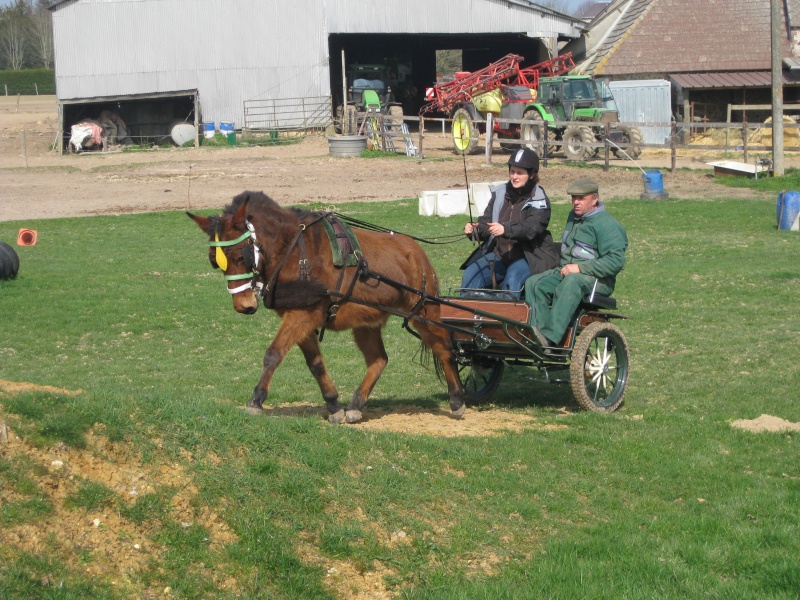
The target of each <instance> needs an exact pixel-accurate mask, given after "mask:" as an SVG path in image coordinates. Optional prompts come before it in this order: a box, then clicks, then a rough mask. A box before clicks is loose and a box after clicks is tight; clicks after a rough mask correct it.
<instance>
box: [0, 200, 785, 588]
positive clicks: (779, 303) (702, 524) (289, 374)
mask: <svg viewBox="0 0 800 600" xmlns="http://www.w3.org/2000/svg"><path fill="white" fill-rule="evenodd" d="M608 209H609V210H610V211H611V212H612V213H613V214H614V215H615V216H616V217H617V218H618V219H619V220H620V221H621V222H622V223H623V224H624V225H625V227H626V229H627V231H628V235H629V238H630V249H629V252H628V264H627V266H626V269H625V271H624V272H623V274H622V275H621V276H620V277H619V279H618V287H617V291H616V293H615V296H616V297H617V298H618V301H619V302H620V310H619V312H621V313H622V314H625V315H627V316H628V317H630V318H629V320H627V321H624V322H622V323H621V325H620V326H621V328H622V329H623V330H624V332H625V335H626V337H627V339H628V343H629V345H630V348H631V378H630V384H629V388H628V392H627V394H626V400H625V404H624V405H623V407H622V408H621V409H620V410H619V411H618V412H617V413H614V414H611V415H598V414H589V413H584V412H579V411H578V410H577V406H576V405H575V404H574V402H573V401H572V399H571V395H570V390H569V386H558V385H552V384H547V383H544V382H542V381H541V377H540V376H539V375H538V374H537V373H536V372H534V371H532V370H530V369H523V368H517V369H514V368H511V369H508V370H506V375H505V378H504V380H503V383H502V384H501V386H500V390H499V391H498V393H497V394H496V396H495V398H494V403H493V404H492V405H490V406H487V407H485V408H482V409H481V410H485V411H500V410H504V411H510V412H511V413H513V414H515V415H519V416H520V417H523V416H524V417H528V418H532V419H531V420H530V421H529V422H530V423H533V424H534V425H532V426H528V427H523V428H522V429H521V431H515V432H513V433H512V432H509V433H505V434H501V435H488V434H487V435H485V436H461V437H450V438H446V437H436V436H427V435H417V434H414V433H400V432H392V431H374V430H369V429H366V428H360V427H359V426H358V425H356V426H333V425H330V424H328V423H327V422H326V421H325V420H324V419H323V418H322V417H320V416H319V414H316V413H313V414H311V413H309V414H304V413H294V414H292V413H289V414H286V415H277V416H271V417H267V418H255V417H252V416H248V415H247V414H246V413H245V412H244V411H243V410H242V409H241V407H242V406H243V405H244V403H245V402H246V400H247V399H248V398H249V396H250V393H251V391H252V388H253V386H254V385H255V383H256V381H257V378H258V375H259V372H260V363H261V359H262V356H263V352H264V349H265V346H266V344H267V343H268V342H269V340H270V337H271V334H272V333H273V332H274V331H275V330H276V327H277V324H278V320H277V317H276V316H275V315H274V314H272V313H269V312H268V311H265V310H264V309H263V308H262V309H261V310H260V311H259V312H258V313H257V314H256V315H255V316H252V317H248V316H243V315H239V314H237V313H235V312H234V311H233V309H232V307H231V300H230V297H229V295H228V294H227V293H226V292H225V291H224V289H223V288H224V284H223V281H222V277H221V276H220V274H219V273H218V272H213V271H212V270H211V269H210V267H209V265H208V260H207V246H206V239H205V237H204V236H203V234H202V233H200V232H199V231H198V230H197V228H196V226H195V225H194V224H193V223H192V222H191V221H189V219H187V218H186V216H185V215H184V214H183V213H160V214H146V215H125V216H116V217H113V216H108V217H95V218H84V219H54V220H44V221H39V222H25V223H14V222H3V223H0V240H5V241H8V242H11V241H12V240H15V239H16V234H17V230H18V229H19V228H20V227H23V226H24V227H27V228H32V229H36V230H37V231H38V239H39V241H38V243H37V245H36V246H33V247H22V248H19V247H16V246H15V248H16V250H17V252H18V254H19V256H20V260H21V268H20V273H19V276H18V278H17V279H16V280H12V281H0V323H2V325H1V326H0V379H3V380H8V381H14V382H31V383H35V384H37V385H40V386H54V387H55V388H60V389H63V390H83V393H80V394H77V395H67V394H66V393H61V392H59V391H58V390H55V391H53V390H41V389H34V390H31V391H23V392H20V393H5V394H2V395H0V404H1V405H2V412H1V413H0V417H1V418H2V419H4V420H5V422H6V423H7V425H8V426H9V427H10V428H11V429H12V430H13V431H14V432H15V433H16V434H18V435H19V436H21V437H23V438H24V439H25V440H26V442H27V443H28V444H30V445H31V446H32V447H38V448H50V447H53V446H54V445H59V444H61V445H63V446H64V447H66V448H70V449H76V450H80V449H83V448H88V447H89V446H88V443H87V439H88V436H89V435H90V434H91V436H93V437H97V436H102V437H103V438H105V439H107V440H109V441H110V442H111V443H113V445H116V446H118V447H124V448H127V451H128V452H130V453H131V456H133V457H134V458H135V459H136V460H139V461H141V463H142V464H143V465H147V466H152V467H154V468H157V467H159V466H161V465H167V464H174V465H178V466H180V468H181V469H182V470H183V471H184V472H185V473H186V474H187V476H188V478H189V480H190V482H191V488H190V489H191V490H192V493H191V494H189V495H190V502H189V504H190V507H191V510H192V511H194V513H195V515H197V518H196V519H195V520H194V521H193V522H192V523H191V524H187V523H183V521H182V519H181V518H179V517H177V516H176V510H177V509H176V506H177V501H176V494H178V493H179V492H180V493H181V494H183V495H186V494H188V492H187V489H188V488H187V489H183V490H177V489H175V488H174V487H170V486H162V487H157V488H156V489H154V490H152V491H151V492H150V493H148V494H144V495H140V496H138V497H137V498H125V497H122V496H121V495H120V494H119V493H118V492H117V491H115V490H113V489H110V487H109V486H106V485H100V484H98V483H97V482H94V481H91V480H90V479H89V478H86V479H81V478H73V479H71V480H69V481H66V480H59V479H58V476H57V474H54V473H52V472H48V471H47V469H46V468H44V469H43V467H42V466H41V465H39V466H37V465H34V464H31V463H30V462H29V461H26V460H24V459H23V458H21V457H18V456H10V454H8V453H5V452H3V451H2V446H1V445H0V523H2V526H3V528H4V530H5V531H6V532H13V531H22V530H24V528H25V527H35V526H36V524H37V523H43V522H46V520H47V519H48V518H49V517H48V515H51V514H52V513H53V511H55V510H56V509H58V510H61V511H67V514H68V515H72V517H71V518H74V519H75V520H79V521H83V520H86V519H87V518H88V519H89V520H91V518H93V516H94V515H96V514H98V512H102V511H105V512H109V510H111V511H112V512H115V513H116V514H117V515H118V516H119V518H120V519H121V522H122V523H124V524H125V525H124V527H122V528H121V530H120V532H118V536H117V537H119V536H124V535H125V532H128V533H129V532H130V531H132V530H136V531H140V532H145V535H146V538H147V543H148V544H149V545H150V547H152V548H153V549H154V550H153V552H152V554H151V556H150V557H149V559H148V560H147V561H144V562H143V563H142V564H141V565H140V566H139V567H138V568H136V569H130V570H127V571H125V573H124V575H123V574H120V575H118V576H114V577H112V576H110V575H106V576H104V577H91V576H90V575H89V574H88V572H89V569H90V568H91V567H92V565H96V564H99V563H101V562H102V561H103V551H104V550H103V548H102V547H86V546H80V544H77V543H75V544H72V545H70V544H66V543H63V540H61V539H59V538H58V537H57V536H54V537H52V538H49V540H50V541H49V542H47V541H45V543H44V544H43V545H42V546H41V547H40V548H39V549H37V550H36V551H29V550H23V549H20V548H19V547H18V546H15V545H13V544H0V597H3V598H59V599H61V598H65V599H67V598H69V599H72V598H86V597H98V598H99V597H103V598H131V597H138V598H155V597H164V590H165V588H169V594H170V595H171V596H172V597H175V598H285V599H296V598H308V599H312V598H313V599H320V598H350V597H359V598H368V597H373V596H369V595H368V593H370V592H371V593H373V594H383V595H376V596H374V597H383V598H388V597H398V598H409V599H423V598H432V599H433V598H436V599H439V598H447V599H449V598H452V599H461V598H463V599H465V600H466V599H470V600H473V599H477V598H492V600H500V599H506V598H508V599H512V598H513V599H517V598H609V599H612V598H613V599H618V598H629V599H630V598H720V599H729V598H737V599H744V598H752V599H761V598H775V599H777V598H787V599H788V598H798V595H799V594H800V592H799V591H798V590H800V558H798V557H800V511H798V506H800V469H799V468H798V466H799V465H800V446H799V444H798V442H800V436H799V435H798V433H791V432H782V433H769V432H762V433H753V432H750V431H744V430H741V429H738V428H734V427H732V426H731V423H732V422H733V421H735V420H738V419H755V418H757V417H759V416H760V415H762V414H767V415H772V416H774V417H778V418H781V419H786V420H788V421H791V422H798V421H800V403H798V402H797V398H798V392H797V390H798V384H800V311H799V310H798V298H800V263H799V262H798V257H800V234H798V233H796V232H788V231H778V230H777V229H776V227H775V220H776V219H775V204H774V203H772V202H764V201H742V200H714V201H706V202H689V201H683V200H680V199H670V200H669V201H666V202H646V201H640V200H638V199H615V200H614V201H612V202H609V204H608ZM339 210H340V212H344V213H345V214H348V215H351V216H354V217H357V218H359V219H363V220H367V221H371V222H375V223H379V224H381V225H384V226H387V227H392V228H396V229H397V230H399V231H408V232H413V233H414V234H415V235H419V236H428V237H433V236H437V235H447V234H450V233H456V232H459V231H460V230H461V229H462V227H463V219H461V218H457V217H452V218H449V219H440V218H425V217H420V216H418V215H417V207H416V201H408V202H393V203H371V204H352V205H346V206H343V207H339ZM567 210H568V207H567V206H565V205H557V206H555V207H554V214H553V220H552V222H553V223H554V226H553V227H552V230H553V234H554V237H558V236H560V233H561V227H562V226H563V223H564V220H565V218H566V214H567ZM425 249H426V251H427V252H428V254H429V255H430V256H431V258H432V260H433V261H434V264H435V265H436V267H437V269H438V271H439V274H440V278H441V280H442V281H443V287H444V288H446V287H447V286H456V285H457V284H458V282H459V281H460V272H459V271H458V268H457V267H458V265H459V264H460V263H461V261H462V260H463V258H464V257H465V256H466V255H467V254H468V253H469V251H470V250H471V247H470V246H469V243H468V242H466V241H464V242H461V243H459V244H453V245H442V246H426V247H425ZM385 337H386V346H387V350H388V352H389V356H390V362H389V367H388V368H387V370H386V372H385V374H384V376H383V378H382V379H381V381H380V382H379V383H378V385H377V387H376V389H375V393H374V395H373V397H372V399H371V401H370V403H369V404H368V405H367V408H366V411H365V414H366V416H367V417H368V416H369V413H370V410H376V409H378V408H382V409H388V410H389V411H391V410H398V409H400V408H402V407H409V406H417V407H421V409H422V410H427V411H429V412H434V413H435V412H436V411H439V410H442V411H443V415H444V412H446V410H447V395H446V390H445V387H444V385H443V384H442V383H440V382H438V381H437V379H436V377H435V375H434V374H433V373H430V372H428V371H425V370H424V369H422V368H421V367H420V366H419V365H418V364H416V363H415V362H414V360H413V356H414V354H415V352H416V348H417V343H416V340H415V339H414V338H412V337H411V336H410V335H408V334H407V333H405V332H403V331H402V330H401V328H400V320H399V319H396V318H392V319H391V320H390V323H389V326H388V328H387V331H386V336H385ZM323 352H324V353H325V356H326V360H327V363H328V366H329V368H330V370H331V372H332V375H333V377H334V379H335V381H336V384H337V385H338V387H339V389H340V392H341V394H342V397H343V398H347V397H349V395H350V394H351V393H352V391H353V390H354V389H355V388H356V386H357V384H358V382H359V381H360V378H361V376H362V375H363V359H362V358H361V356H360V354H358V352H357V350H356V349H355V347H354V344H353V343H352V341H351V339H350V336H349V334H332V333H328V334H327V335H326V337H325V341H324V342H323ZM268 402H269V403H270V405H272V406H277V405H283V404H285V403H290V404H309V403H311V404H314V405H321V404H322V399H321V397H320V395H319V391H318V389H317V387H316V384H315V383H314V381H313V379H312V377H311V375H310V374H309V373H308V371H307V369H306V367H305V364H304V362H303V360H302V356H301V354H300V353H299V352H298V351H296V350H294V351H292V353H290V355H289V357H288V358H287V360H286V361H285V362H284V364H283V365H281V367H280V368H279V369H278V371H277V373H276V376H275V380H274V384H273V387H272V391H271V395H270V398H269V399H268ZM565 407H566V409H567V410H564V408H565ZM446 418H447V417H446V416H442V419H446ZM0 444H1V443H0ZM109 452H110V451H109ZM46 466H47V465H45V467H46ZM48 482H49V483H50V484H52V483H53V482H59V485H61V486H65V487H66V490H67V492H66V494H65V498H64V499H62V500H58V501H56V500H54V499H53V498H54V496H52V495H50V494H48V493H47V490H46V489H45V488H46V485H47V484H48ZM56 502H60V503H61V504H60V505H58V506H56V505H55V503H56ZM209 511H213V512H215V513H216V514H218V515H221V516H222V520H223V521H224V525H225V527H226V528H227V530H228V531H229V532H230V536H229V537H228V538H226V539H225V540H224V542H220V540H218V539H215V538H214V535H213V532H212V530H211V528H210V526H209V525H208V524H207V523H206V522H204V521H203V519H202V518H200V516H201V515H203V514H207V513H208V512H209ZM365 582H366V583H365ZM367 586H369V587H367ZM359 594H361V595H359Z"/></svg>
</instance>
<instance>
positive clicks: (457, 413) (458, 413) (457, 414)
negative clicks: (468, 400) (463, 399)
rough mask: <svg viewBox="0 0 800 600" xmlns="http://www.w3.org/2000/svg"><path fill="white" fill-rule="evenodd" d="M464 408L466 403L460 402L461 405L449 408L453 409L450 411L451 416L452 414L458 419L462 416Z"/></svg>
mask: <svg viewBox="0 0 800 600" xmlns="http://www.w3.org/2000/svg"><path fill="white" fill-rule="evenodd" d="M466 409H467V405H466V404H462V405H461V406H460V407H459V408H456V409H451V410H452V411H453V412H452V413H451V416H452V417H453V418H454V419H460V418H461V417H463V416H464V411H465V410H466Z"/></svg>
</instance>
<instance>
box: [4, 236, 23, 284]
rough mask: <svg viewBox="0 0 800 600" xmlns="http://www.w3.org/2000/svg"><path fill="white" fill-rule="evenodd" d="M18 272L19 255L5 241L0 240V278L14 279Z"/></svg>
mask: <svg viewBox="0 0 800 600" xmlns="http://www.w3.org/2000/svg"><path fill="white" fill-rule="evenodd" d="M18 272H19V255H18V254H17V251H16V250H14V248H12V247H11V246H9V245H8V244H6V243H5V242H0V279H14V278H15V277H16V276H17V273H18Z"/></svg>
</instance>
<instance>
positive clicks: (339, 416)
mask: <svg viewBox="0 0 800 600" xmlns="http://www.w3.org/2000/svg"><path fill="white" fill-rule="evenodd" d="M328 421H330V422H331V423H334V424H336V425H338V424H339V423H341V422H342V421H344V410H339V411H337V412H335V413H333V414H332V415H328Z"/></svg>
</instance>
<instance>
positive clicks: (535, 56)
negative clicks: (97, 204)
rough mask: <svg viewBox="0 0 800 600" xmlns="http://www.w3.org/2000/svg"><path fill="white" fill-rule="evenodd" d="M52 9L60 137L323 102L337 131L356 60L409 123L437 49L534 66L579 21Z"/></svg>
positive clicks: (410, 10) (85, 1) (571, 34)
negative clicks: (391, 76) (390, 90)
mask: <svg viewBox="0 0 800 600" xmlns="http://www.w3.org/2000/svg"><path fill="white" fill-rule="evenodd" d="M51 11H52V16H53V33H54V41H55V71H56V93H57V96H58V103H59V120H60V125H61V131H62V132H64V131H65V130H66V131H68V130H69V127H70V125H71V124H73V123H75V122H77V121H79V120H81V119H83V118H93V117H95V115H97V114H98V113H100V112H101V111H103V110H108V111H113V112H115V113H118V114H120V116H121V117H122V118H123V119H124V120H125V122H126V123H127V124H128V129H129V133H130V135H131V136H133V137H134V138H137V137H139V138H147V139H151V140H157V139H158V138H159V136H162V137H166V136H167V135H168V134H169V130H170V125H171V124H173V123H175V122H180V121H185V122H189V123H193V124H194V125H195V126H196V127H197V128H198V130H199V126H200V123H201V122H209V121H214V122H215V123H217V124H218V123H219V122H220V121H226V122H233V123H234V126H235V127H236V128H237V129H239V128H241V127H244V126H246V125H248V124H247V123H246V106H247V104H248V103H253V102H264V101H267V102H270V101H289V102H295V103H298V104H301V103H303V102H304V101H305V100H306V99H326V100H325V102H326V105H325V108H326V110H325V111H324V112H325V114H324V119H326V120H327V121H328V122H330V118H331V113H332V111H333V108H334V107H335V106H336V103H337V102H341V98H342V95H343V93H344V92H343V86H342V78H343V77H342V73H343V67H342V65H343V64H345V63H346V64H350V63H355V62H375V63H378V62H380V63H383V64H389V65H392V67H393V68H394V69H395V70H396V73H395V76H396V77H397V81H398V85H399V86H400V87H401V88H402V89H401V90H399V92H401V93H402V96H401V98H402V102H403V104H404V110H405V111H406V114H415V113H416V112H417V110H418V109H419V107H420V106H421V105H422V103H423V101H424V90H425V87H427V86H430V85H431V84H432V83H433V82H434V80H435V78H436V71H435V57H436V51H437V50H444V49H461V50H462V53H463V59H462V60H463V68H464V69H466V70H472V69H479V68H482V67H484V66H486V65H487V64H488V63H490V62H492V61H494V60H497V59H498V58H500V57H502V56H504V55H505V54H508V53H509V52H514V53H517V54H521V55H523V56H524V57H525V59H526V61H525V62H526V63H527V64H533V63H536V62H539V61H541V60H545V59H547V58H549V56H551V55H553V54H556V53H557V49H558V46H559V43H560V42H564V41H566V40H569V39H572V38H575V37H577V36H578V35H579V29H580V27H581V25H582V22H580V21H578V20H576V19H573V18H572V17H568V16H566V15H563V14H561V13H558V12H554V11H552V10H549V9H545V8H541V7H539V6H536V5H533V4H531V3H529V2H527V1H525V0H436V1H435V2H430V1H429V0H404V1H402V2H379V1H377V0H292V2H286V1H285V0H236V1H235V2H230V1H225V0H192V2H186V1H185V0H61V1H59V2H56V3H55V4H53V5H52V6H51ZM398 96H400V94H398ZM63 147H64V144H63V142H62V148H63Z"/></svg>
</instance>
